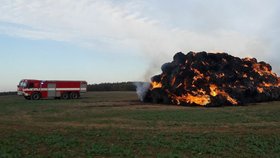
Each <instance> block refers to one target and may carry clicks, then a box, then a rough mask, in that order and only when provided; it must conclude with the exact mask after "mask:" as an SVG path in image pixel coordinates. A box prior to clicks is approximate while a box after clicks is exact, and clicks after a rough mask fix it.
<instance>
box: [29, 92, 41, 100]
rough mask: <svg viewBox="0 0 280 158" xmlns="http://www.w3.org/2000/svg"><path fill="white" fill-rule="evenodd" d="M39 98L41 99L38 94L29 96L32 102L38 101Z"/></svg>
mask: <svg viewBox="0 0 280 158" xmlns="http://www.w3.org/2000/svg"><path fill="white" fill-rule="evenodd" d="M40 98H41V95H40V93H33V94H32V95H31V99H32V100H39V99H40Z"/></svg>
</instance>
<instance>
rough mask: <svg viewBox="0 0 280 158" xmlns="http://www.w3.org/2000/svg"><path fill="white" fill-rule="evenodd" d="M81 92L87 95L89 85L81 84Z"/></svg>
mask: <svg viewBox="0 0 280 158" xmlns="http://www.w3.org/2000/svg"><path fill="white" fill-rule="evenodd" d="M80 90H81V91H80V92H81V93H86V92H87V84H86V83H81V87H80Z"/></svg>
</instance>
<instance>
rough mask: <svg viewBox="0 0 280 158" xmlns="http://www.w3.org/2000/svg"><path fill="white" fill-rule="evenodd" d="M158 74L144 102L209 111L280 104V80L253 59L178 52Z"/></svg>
mask: <svg viewBox="0 0 280 158" xmlns="http://www.w3.org/2000/svg"><path fill="white" fill-rule="evenodd" d="M161 70H162V73H161V74H159V75H156V76H154V77H152V78H151V85H150V87H149V89H148V91H147V92H146V95H145V96H144V99H143V100H144V101H145V102H153V103H165V104H176V105H187V106H205V107H211V106H226V105H243V104H246V103H255V102H264V101H275V100H280V78H279V77H277V75H276V74H275V73H273V72H272V68H271V66H270V65H269V64H267V63H265V62H263V61H261V62H258V61H257V60H256V59H255V58H243V59H240V58H238V57H234V56H231V55H229V54H227V53H207V52H199V53H194V52H189V53H188V54H186V55H185V54H183V53H181V52H179V53H176V54H175V55H174V57H173V61H172V62H170V63H165V64H163V65H162V67H161Z"/></svg>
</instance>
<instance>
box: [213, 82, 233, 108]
mask: <svg viewBox="0 0 280 158" xmlns="http://www.w3.org/2000/svg"><path fill="white" fill-rule="evenodd" d="M218 94H220V95H222V96H223V97H225V98H227V100H228V101H229V102H231V103H232V104H233V105H237V104H238V103H237V101H236V100H235V99H234V98H232V97H231V96H230V95H229V94H228V93H226V92H225V91H223V90H219V89H218V87H217V86H216V85H214V84H211V85H210V95H211V96H213V97H215V96H217V95H218Z"/></svg>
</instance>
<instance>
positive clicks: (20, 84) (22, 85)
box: [19, 81, 27, 88]
mask: <svg viewBox="0 0 280 158" xmlns="http://www.w3.org/2000/svg"><path fill="white" fill-rule="evenodd" d="M26 85H27V84H26V82H24V81H21V82H20V83H19V87H22V88H25V87H26Z"/></svg>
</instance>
